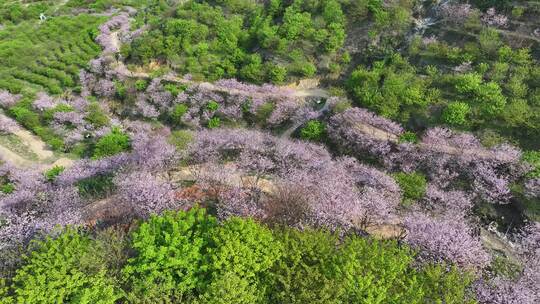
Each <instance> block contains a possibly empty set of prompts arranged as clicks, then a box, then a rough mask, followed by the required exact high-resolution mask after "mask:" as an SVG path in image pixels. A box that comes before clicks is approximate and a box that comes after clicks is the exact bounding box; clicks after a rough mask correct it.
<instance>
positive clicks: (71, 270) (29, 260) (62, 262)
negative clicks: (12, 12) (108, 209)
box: [13, 228, 121, 304]
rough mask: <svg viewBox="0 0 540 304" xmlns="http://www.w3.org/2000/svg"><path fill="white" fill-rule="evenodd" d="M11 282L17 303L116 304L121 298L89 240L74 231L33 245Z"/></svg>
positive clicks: (67, 231)
mask: <svg viewBox="0 0 540 304" xmlns="http://www.w3.org/2000/svg"><path fill="white" fill-rule="evenodd" d="M33 246H34V247H33V251H32V252H31V253H30V254H29V255H28V256H26V257H24V259H25V261H26V263H25V265H24V266H22V267H21V268H19V269H18V270H17V272H16V275H15V277H14V278H13V289H14V293H15V295H16V296H15V298H16V299H17V302H18V303H51V304H52V303H81V304H82V303H88V304H91V303H111V304H113V303H116V301H117V300H118V299H120V297H121V294H120V293H119V292H118V289H117V288H116V287H115V286H114V285H113V283H112V281H111V280H110V279H109V278H108V276H107V272H106V268H105V267H103V265H100V263H99V262H98V261H96V260H95V259H94V258H93V255H94V253H93V247H92V242H91V240H90V239H89V238H88V237H86V236H84V235H82V234H81V233H79V232H77V231H76V230H74V229H70V228H68V229H66V230H65V231H64V232H62V233H61V234H60V235H59V236H58V237H56V238H51V237H47V238H46V239H45V240H43V241H36V242H34V244H33Z"/></svg>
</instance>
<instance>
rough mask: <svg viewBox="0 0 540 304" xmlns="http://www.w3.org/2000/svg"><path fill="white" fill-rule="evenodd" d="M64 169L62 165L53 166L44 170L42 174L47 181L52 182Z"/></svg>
mask: <svg viewBox="0 0 540 304" xmlns="http://www.w3.org/2000/svg"><path fill="white" fill-rule="evenodd" d="M65 169H66V168H65V167H63V166H54V167H52V168H51V169H49V170H47V171H45V173H43V175H44V176H45V179H47V181H49V182H52V181H54V180H55V179H56V177H57V176H58V175H60V173H62V172H64V170H65Z"/></svg>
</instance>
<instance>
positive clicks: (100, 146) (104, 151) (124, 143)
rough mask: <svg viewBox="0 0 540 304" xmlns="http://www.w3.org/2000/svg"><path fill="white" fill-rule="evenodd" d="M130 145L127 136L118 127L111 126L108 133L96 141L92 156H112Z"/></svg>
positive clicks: (125, 149)
mask: <svg viewBox="0 0 540 304" xmlns="http://www.w3.org/2000/svg"><path fill="white" fill-rule="evenodd" d="M130 147H131V143H130V138H129V136H128V135H127V134H125V133H124V132H122V131H121V130H120V129H118V128H113V129H112V130H111V132H110V133H109V134H107V135H105V136H103V137H101V138H100V139H99V140H98V141H97V142H96V146H95V147H94V155H93V158H96V159H97V158H103V157H107V156H112V155H115V154H118V153H120V152H124V151H127V150H128V149H129V148H130Z"/></svg>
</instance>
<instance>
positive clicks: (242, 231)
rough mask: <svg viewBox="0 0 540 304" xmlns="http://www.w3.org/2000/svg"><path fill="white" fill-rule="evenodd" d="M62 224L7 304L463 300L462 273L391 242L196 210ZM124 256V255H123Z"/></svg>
mask: <svg viewBox="0 0 540 304" xmlns="http://www.w3.org/2000/svg"><path fill="white" fill-rule="evenodd" d="M118 231H120V230H116V232H115V230H111V229H107V230H105V231H96V232H94V233H90V232H85V231H82V230H76V229H73V228H67V229H65V230H64V231H63V232H62V233H60V234H59V235H58V236H56V237H47V238H46V239H44V240H36V241H34V242H33V243H32V245H31V247H30V250H29V253H28V255H27V256H25V257H24V263H23V265H22V266H21V267H20V268H18V269H17V271H16V273H15V276H14V277H13V278H11V279H10V280H8V282H7V283H8V284H5V285H6V287H5V288H3V289H2V290H0V292H3V295H4V299H5V301H7V303H10V301H16V302H24V303H38V302H39V303H58V302H62V303H67V302H69V303H119V302H120V303H124V302H129V303H157V302H160V303H171V302H174V303H246V304H247V303H433V302H439V301H442V300H444V303H469V302H470V301H471V299H470V298H469V294H468V293H467V291H466V288H467V286H468V285H469V284H470V278H469V276H468V275H467V274H464V273H461V272H459V271H458V270H457V269H456V268H454V267H446V266H444V265H439V266H435V265H429V266H424V267H421V268H417V267H413V265H412V261H413V258H414V254H413V252H412V251H411V250H409V249H408V248H407V247H402V246H400V245H398V244H397V243H396V242H393V241H377V240H373V239H369V238H364V237H359V236H355V235H350V236H346V237H340V236H338V234H334V233H330V232H326V231H320V230H311V229H307V230H303V231H300V230H296V229H291V228H280V227H275V228H273V229H271V228H269V227H266V226H264V225H261V224H259V223H257V222H255V221H253V220H251V219H240V218H231V219H229V220H227V221H225V222H222V223H218V222H217V220H216V219H215V218H214V217H213V216H211V215H209V214H207V213H206V211H205V209H199V208H196V207H195V208H193V209H191V210H189V211H180V212H166V213H164V214H163V215H161V216H152V217H151V218H150V219H148V220H146V221H144V222H142V223H140V224H139V225H138V227H137V228H135V229H134V231H133V232H131V233H129V234H127V235H126V234H124V233H122V232H118ZM129 252H132V253H131V254H129V255H128V253H129Z"/></svg>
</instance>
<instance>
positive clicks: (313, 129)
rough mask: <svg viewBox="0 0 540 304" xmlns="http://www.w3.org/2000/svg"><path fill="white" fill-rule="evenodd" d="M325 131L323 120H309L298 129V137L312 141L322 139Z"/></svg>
mask: <svg viewBox="0 0 540 304" xmlns="http://www.w3.org/2000/svg"><path fill="white" fill-rule="evenodd" d="M325 133H326V126H325V125H324V123H323V122H321V121H318V120H310V121H308V122H307V123H306V125H305V126H304V127H303V128H302V129H300V137H302V138H303V139H308V140H313V141H320V140H322V139H323V137H324V136H325Z"/></svg>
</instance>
